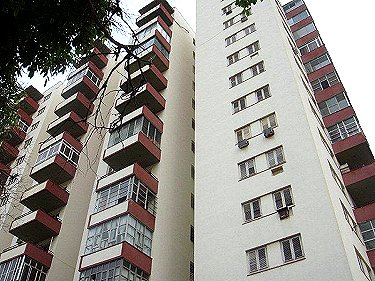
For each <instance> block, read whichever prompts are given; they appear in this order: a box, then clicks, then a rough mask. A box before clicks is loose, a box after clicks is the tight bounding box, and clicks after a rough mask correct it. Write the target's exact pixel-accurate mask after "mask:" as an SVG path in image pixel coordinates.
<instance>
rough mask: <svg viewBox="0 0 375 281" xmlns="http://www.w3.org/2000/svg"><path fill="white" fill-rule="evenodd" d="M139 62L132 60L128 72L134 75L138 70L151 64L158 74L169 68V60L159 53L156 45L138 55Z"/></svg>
mask: <svg viewBox="0 0 375 281" xmlns="http://www.w3.org/2000/svg"><path fill="white" fill-rule="evenodd" d="M139 58H140V59H141V61H137V60H133V61H132V62H131V63H130V65H129V72H130V73H134V72H135V71H137V70H139V68H140V67H141V68H142V67H144V66H145V65H148V64H150V63H152V64H153V65H155V66H156V67H157V69H158V70H159V71H160V72H164V71H166V70H167V69H168V68H169V60H168V59H167V58H166V57H165V56H164V55H163V54H162V53H161V52H160V50H159V49H158V47H156V45H153V46H152V47H150V48H148V49H147V50H145V51H143V52H141V53H140V54H139Z"/></svg>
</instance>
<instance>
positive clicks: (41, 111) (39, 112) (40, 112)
mask: <svg viewBox="0 0 375 281" xmlns="http://www.w3.org/2000/svg"><path fill="white" fill-rule="evenodd" d="M45 109H46V107H43V108H41V109H39V110H38V113H37V115H36V116H39V115H41V114H43V112H44V110H45Z"/></svg>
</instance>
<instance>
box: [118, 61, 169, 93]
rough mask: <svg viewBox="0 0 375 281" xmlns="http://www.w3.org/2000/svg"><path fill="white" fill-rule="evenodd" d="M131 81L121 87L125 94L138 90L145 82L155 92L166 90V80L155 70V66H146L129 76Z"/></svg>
mask: <svg viewBox="0 0 375 281" xmlns="http://www.w3.org/2000/svg"><path fill="white" fill-rule="evenodd" d="M130 78H131V80H130V81H126V82H125V83H124V84H122V85H121V89H122V90H123V91H124V92H125V93H130V92H132V91H133V89H134V88H135V89H138V88H140V87H141V86H142V85H143V84H144V83H145V81H144V80H145V79H146V82H148V83H150V84H151V85H152V86H153V87H154V88H155V90H157V91H161V90H164V89H165V88H167V83H168V80H167V79H166V78H165V77H164V75H163V74H162V73H161V72H160V71H159V70H158V69H157V68H156V66H155V65H147V66H144V67H142V68H141V70H138V71H136V72H134V73H133V74H131V75H130Z"/></svg>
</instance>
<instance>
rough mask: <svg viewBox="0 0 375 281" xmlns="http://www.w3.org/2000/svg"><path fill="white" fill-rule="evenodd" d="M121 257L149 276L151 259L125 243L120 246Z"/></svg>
mask: <svg viewBox="0 0 375 281" xmlns="http://www.w3.org/2000/svg"><path fill="white" fill-rule="evenodd" d="M122 257H123V258H124V259H126V260H127V261H129V262H130V263H132V264H134V265H135V266H136V267H138V268H140V269H142V270H143V271H144V272H146V273H147V274H149V275H150V274H151V264H152V259H151V258H150V257H149V256H147V255H145V254H144V253H142V252H141V251H140V250H138V249H137V248H135V247H133V246H131V245H130V244H128V243H126V242H125V243H123V244H122Z"/></svg>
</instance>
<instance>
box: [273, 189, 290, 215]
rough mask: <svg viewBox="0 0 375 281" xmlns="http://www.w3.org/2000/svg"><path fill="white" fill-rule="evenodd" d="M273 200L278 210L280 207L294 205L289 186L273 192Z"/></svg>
mask: <svg viewBox="0 0 375 281" xmlns="http://www.w3.org/2000/svg"><path fill="white" fill-rule="evenodd" d="M273 200H274V203H275V207H276V210H280V209H282V208H285V207H289V206H292V205H294V204H293V197H292V189H291V187H287V188H284V189H282V190H279V191H276V192H274V193H273Z"/></svg>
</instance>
